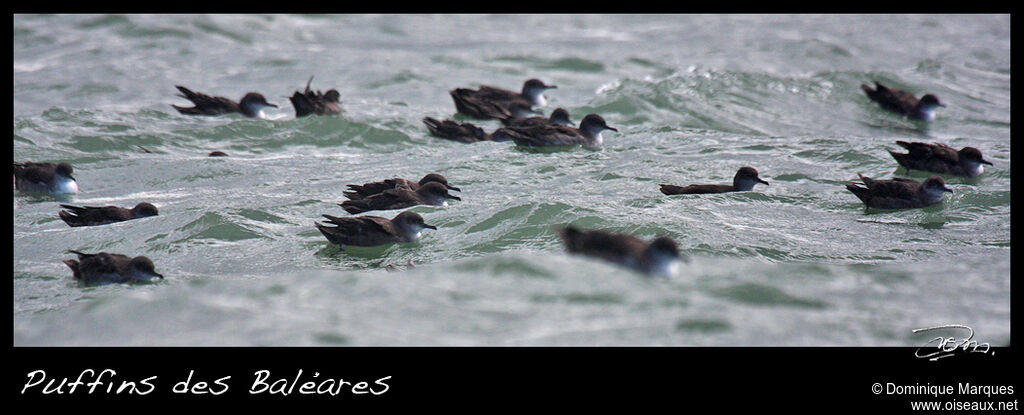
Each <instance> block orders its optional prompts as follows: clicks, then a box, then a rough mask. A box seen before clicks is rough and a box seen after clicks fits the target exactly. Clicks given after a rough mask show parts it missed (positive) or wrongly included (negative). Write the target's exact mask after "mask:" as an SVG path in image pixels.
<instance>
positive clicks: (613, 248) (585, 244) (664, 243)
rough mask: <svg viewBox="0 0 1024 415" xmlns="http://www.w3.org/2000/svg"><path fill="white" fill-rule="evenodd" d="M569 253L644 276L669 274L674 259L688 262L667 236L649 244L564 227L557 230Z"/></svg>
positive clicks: (630, 236) (601, 232)
mask: <svg viewBox="0 0 1024 415" xmlns="http://www.w3.org/2000/svg"><path fill="white" fill-rule="evenodd" d="M559 235H560V236H561V237H562V242H564V243H565V248H566V250H567V251H569V253H572V254H581V255H586V256H590V257H594V258H600V259H602V260H605V261H608V262H612V263H616V264H619V265H622V266H625V267H628V268H632V269H633V270H635V271H638V272H642V273H645V274H662V275H670V274H672V266H673V263H674V262H675V261H676V260H682V261H684V262H688V258H686V257H685V256H683V255H681V254H680V253H679V248H678V247H677V246H676V242H675V241H673V240H672V238H670V237H668V236H660V237H658V238H655V239H654V240H653V241H651V243H647V242H644V240H642V239H640V238H637V237H635V236H633V235H629V234H624V233H613V232H607V231H601V230H582V229H578V228H575V227H573V226H566V227H565V228H562V229H560V230H559Z"/></svg>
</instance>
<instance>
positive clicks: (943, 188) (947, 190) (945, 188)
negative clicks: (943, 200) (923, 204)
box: [942, 186, 953, 193]
mask: <svg viewBox="0 0 1024 415" xmlns="http://www.w3.org/2000/svg"><path fill="white" fill-rule="evenodd" d="M942 191H943V192H950V193H953V190H951V189H950V188H948V187H946V186H942Z"/></svg>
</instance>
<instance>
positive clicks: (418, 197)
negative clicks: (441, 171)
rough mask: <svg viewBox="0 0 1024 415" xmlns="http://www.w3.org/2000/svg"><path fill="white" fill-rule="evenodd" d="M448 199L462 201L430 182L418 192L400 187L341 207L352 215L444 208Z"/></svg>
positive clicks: (445, 188) (437, 184)
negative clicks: (412, 207)
mask: <svg viewBox="0 0 1024 415" xmlns="http://www.w3.org/2000/svg"><path fill="white" fill-rule="evenodd" d="M446 199H455V200H462V199H461V198H459V197H458V196H452V195H450V194H448V188H447V187H445V185H443V184H441V183H437V182H429V183H427V184H424V185H423V186H420V187H419V188H418V189H416V190H412V189H410V188H408V187H398V188H394V189H390V190H385V191H383V192H380V193H377V194H374V195H372V196H367V197H365V198H362V199H355V200H346V201H344V202H343V203H340V204H339V205H340V206H341V207H342V208H343V209H345V211H346V212H348V213H351V214H358V213H363V212H369V211H371V210H392V209H404V208H407V207H411V206H416V205H433V206H444V205H445V203H446V202H445V200H446Z"/></svg>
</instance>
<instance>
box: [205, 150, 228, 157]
mask: <svg viewBox="0 0 1024 415" xmlns="http://www.w3.org/2000/svg"><path fill="white" fill-rule="evenodd" d="M227 156H228V153H225V152H223V151H220V150H214V151H211V152H210V155H208V156H207V157H227Z"/></svg>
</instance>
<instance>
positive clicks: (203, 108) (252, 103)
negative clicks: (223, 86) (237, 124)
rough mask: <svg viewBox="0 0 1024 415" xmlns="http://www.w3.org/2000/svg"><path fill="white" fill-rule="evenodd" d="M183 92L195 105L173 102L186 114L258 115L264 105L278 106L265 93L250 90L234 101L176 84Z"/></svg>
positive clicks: (182, 94) (175, 107) (181, 95)
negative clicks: (270, 101) (180, 105)
mask: <svg viewBox="0 0 1024 415" xmlns="http://www.w3.org/2000/svg"><path fill="white" fill-rule="evenodd" d="M175 87H176V88H178V90H179V91H181V94H180V95H178V96H180V97H182V98H185V99H187V100H189V101H192V104H193V105H194V106H193V107H179V106H177V105H174V104H171V106H172V107H174V109H176V110H178V112H180V113H182V114H185V115H221V114H230V113H233V112H237V113H241V114H242V115H245V116H246V117H258V116H259V114H260V110H261V109H262V108H263V107H275V108H276V107H277V105H274V104H271V103H269V102H267V99H266V98H264V97H263V95H261V94H259V93H256V92H250V93H248V94H245V96H244V97H242V99H241V101H239V102H237V103H236V102H234V101H232V100H230V99H228V98H224V97H212V96H209V95H206V94H203V93H200V92H193V91H192V90H190V89H188V88H185V87H183V86H181V85H176V86H175Z"/></svg>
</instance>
